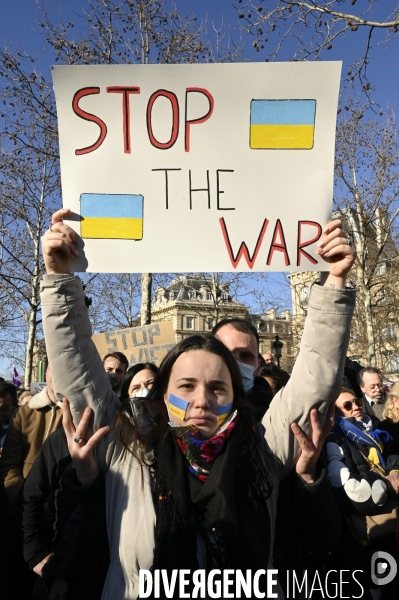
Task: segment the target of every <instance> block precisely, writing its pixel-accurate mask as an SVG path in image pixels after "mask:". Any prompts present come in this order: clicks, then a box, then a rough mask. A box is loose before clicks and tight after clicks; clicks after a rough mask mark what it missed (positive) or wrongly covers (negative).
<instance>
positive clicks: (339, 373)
mask: <svg viewBox="0 0 399 600" xmlns="http://www.w3.org/2000/svg"><path fill="white" fill-rule="evenodd" d="M355 296H356V294H355V291H354V290H351V289H345V290H332V289H329V288H327V287H322V286H320V285H313V287H312V291H311V295H310V298H309V303H308V314H307V317H306V321H305V328H304V332H303V336H302V341H301V346H300V352H299V355H298V358H297V360H296V362H295V366H294V369H293V371H292V375H291V378H290V380H289V382H288V384H287V385H286V387H285V388H283V389H282V390H280V391H279V392H278V393H277V394H276V396H275V397H274V398H273V401H272V402H271V404H270V407H269V410H268V411H267V412H266V414H265V416H264V418H263V420H262V425H263V427H264V429H265V431H264V432H263V433H264V436H265V438H266V441H267V443H268V445H269V447H270V449H271V451H272V452H273V454H274V455H275V456H276V457H277V459H278V461H279V463H280V465H281V466H283V467H284V469H285V471H289V470H290V469H292V468H293V466H294V464H295V461H296V458H297V456H298V453H299V447H298V445H297V443H296V440H295V437H294V435H293V434H292V432H291V427H290V424H291V423H292V422H294V421H295V422H297V423H298V424H299V425H300V426H301V427H302V428H303V429H304V430H305V431H308V422H309V419H308V415H309V411H310V409H311V408H313V407H315V408H317V409H318V410H319V412H320V413H321V417H320V421H321V422H322V423H323V424H324V422H325V414H326V412H327V409H328V406H329V405H330V403H331V402H332V401H333V400H335V399H336V398H337V397H338V395H339V392H340V390H341V388H342V378H343V373H344V364H345V357H346V353H347V349H348V343H349V334H350V325H351V319H352V314H353V310H354V307H355Z"/></svg>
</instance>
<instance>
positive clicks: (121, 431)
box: [116, 335, 247, 466]
mask: <svg viewBox="0 0 399 600" xmlns="http://www.w3.org/2000/svg"><path fill="white" fill-rule="evenodd" d="M192 350H205V352H210V353H211V354H216V355H217V356H220V357H221V358H222V360H223V361H224V363H225V364H226V366H227V368H228V370H229V373H230V376H231V380H232V385H233V408H234V410H235V409H243V410H245V408H246V407H247V402H246V399H245V394H244V389H243V387H242V379H241V373H240V370H239V368H238V365H237V363H236V361H235V360H234V357H233V355H232V354H231V352H230V350H228V349H227V348H226V346H225V345H224V344H222V342H221V341H220V340H218V339H217V338H215V337H213V336H211V335H205V336H204V335H192V336H190V337H188V338H186V339H184V340H182V341H181V342H179V343H178V344H177V345H176V346H174V347H173V348H172V350H170V352H169V353H168V354H167V355H166V356H165V358H164V359H163V361H162V363H161V366H160V367H159V371H158V373H157V374H156V376H155V380H154V384H153V386H152V388H151V390H150V393H149V395H148V396H147V397H146V399H145V403H146V405H147V408H148V412H149V416H150V418H151V419H152V420H153V428H152V430H151V431H150V433H149V434H146V435H144V436H143V435H141V433H140V431H139V430H138V428H137V426H136V425H135V423H134V419H133V415H132V412H131V410H130V408H129V406H128V405H127V404H126V403H125V404H124V406H122V407H121V409H120V410H119V411H118V415H117V419H116V433H117V439H118V440H119V441H120V442H121V443H122V445H123V447H124V449H125V450H126V451H127V452H129V453H130V454H132V455H133V456H134V457H135V458H136V459H137V460H138V461H139V463H140V465H141V466H143V465H144V464H147V465H148V459H147V454H146V453H147V451H148V450H149V448H150V447H152V446H154V445H156V444H157V442H158V441H159V440H160V439H161V437H162V435H163V434H164V433H165V431H166V430H167V427H168V415H167V411H166V407H165V403H164V395H165V392H166V390H167V388H168V384H169V379H170V374H171V372H172V368H173V365H174V364H175V362H176V360H177V359H178V358H179V356H181V355H182V354H183V353H184V352H190V351H192Z"/></svg>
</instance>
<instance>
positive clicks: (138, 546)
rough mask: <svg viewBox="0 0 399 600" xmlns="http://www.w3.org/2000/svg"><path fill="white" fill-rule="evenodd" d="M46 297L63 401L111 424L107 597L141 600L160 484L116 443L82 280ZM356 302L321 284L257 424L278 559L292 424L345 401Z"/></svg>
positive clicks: (111, 397)
mask: <svg viewBox="0 0 399 600" xmlns="http://www.w3.org/2000/svg"><path fill="white" fill-rule="evenodd" d="M41 293H42V296H41V297H42V313H43V327H44V332H45V338H46V345H47V351H48V356H49V359H50V363H51V370H52V376H53V384H54V390H55V393H56V395H57V398H60V399H61V398H62V396H65V397H66V398H68V400H69V401H70V403H71V408H72V414H73V418H74V421H75V423H77V422H78V421H79V420H80V417H81V415H82V413H83V410H84V408H85V407H86V406H90V407H92V408H93V410H94V429H95V430H97V429H98V428H99V427H102V426H104V425H111V430H110V432H109V433H108V434H107V435H106V436H105V437H104V438H102V440H101V441H100V442H99V444H98V446H97V452H96V460H97V462H98V464H99V466H100V468H101V469H102V470H103V471H104V472H105V474H106V475H105V482H106V496H107V520H108V538H109V543H110V552H111V565H110V569H109V571H108V576H107V580H106V583H105V587H104V592H103V599H107V600H108V599H112V600H113V599H114V598H124V599H125V600H128V599H134V598H137V596H138V593H139V587H138V583H139V570H140V569H149V568H150V567H151V565H152V564H153V551H154V545H155V541H154V539H155V538H154V533H155V532H154V529H155V518H156V517H155V505H154V499H153V493H154V484H153V479H152V476H151V474H150V472H149V471H148V469H143V471H142V470H141V468H140V465H139V464H138V463H137V461H136V460H135V459H134V457H132V456H130V455H129V454H127V453H126V452H123V447H122V445H121V444H120V442H119V441H118V440H117V439H116V437H115V430H114V428H113V427H112V425H113V424H114V422H115V416H116V412H117V409H118V406H119V404H120V403H119V399H118V397H117V396H116V395H115V394H114V393H113V392H112V389H111V387H110V383H109V379H108V376H107V374H106V373H105V371H104V368H103V365H102V362H101V359H100V356H99V354H98V352H97V350H96V348H95V346H94V343H93V341H92V339H91V334H92V332H91V327H90V322H89V317H88V312H87V309H86V307H85V304H84V292H83V288H82V284H81V282H80V280H79V279H78V278H77V277H74V276H72V275H47V276H45V277H44V279H43V282H42V292H41ZM354 304H355V292H354V290H335V289H334V290H333V289H328V288H325V287H320V286H317V285H316V286H313V290H312V294H311V297H310V299H309V308H308V317H307V319H306V323H305V329H304V334H303V338H302V343H301V350H300V353H299V356H298V358H297V361H296V364H295V367H294V369H293V372H292V376H291V379H290V381H289V382H288V384H287V386H286V387H285V388H283V389H282V390H281V391H280V392H278V393H277V395H276V396H275V397H274V399H273V400H272V402H271V404H270V407H269V409H268V411H267V413H266V414H265V416H264V417H263V419H262V423H258V425H257V430H256V435H258V438H259V442H260V443H261V444H262V445H263V448H262V452H263V459H264V461H265V462H266V463H267V465H268V468H269V467H270V468H269V471H270V473H273V474H274V482H273V483H274V488H273V492H272V494H271V496H270V497H269V499H268V509H269V514H270V520H271V534H270V539H269V540H265V544H268V545H269V547H270V554H271V553H272V547H273V537H274V519H275V512H276V500H277V494H278V480H279V479H280V478H281V477H282V476H283V474H284V473H286V472H289V471H290V470H291V469H292V468H293V467H294V465H295V460H296V458H297V455H298V447H297V444H296V442H295V439H294V436H293V434H292V432H291V428H290V423H291V422H293V421H296V422H298V424H299V425H300V426H301V427H303V428H304V429H305V430H306V429H307V428H308V414H309V411H310V409H311V408H312V407H317V408H318V409H319V410H320V411H321V412H322V413H323V414H325V413H326V411H327V407H328V405H329V404H330V403H331V401H333V400H335V398H336V397H337V396H338V393H339V391H340V389H341V386H342V377H343V369H344V361H345V356H346V351H347V346H348V341H349V332H350V322H351V316H352V313H353V309H354ZM321 420H322V421H323V419H321ZM270 566H271V565H270ZM267 567H268V565H265V568H267ZM176 568H178V565H176ZM281 594H282V592H281V591H280V596H281ZM281 597H282V596H281Z"/></svg>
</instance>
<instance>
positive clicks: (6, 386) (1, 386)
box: [0, 381, 17, 405]
mask: <svg viewBox="0 0 399 600" xmlns="http://www.w3.org/2000/svg"><path fill="white" fill-rule="evenodd" d="M6 394H10V396H11V400H12V403H13V404H14V405H16V404H17V388H16V387H15V385H14V384H13V383H11V382H10V381H1V382H0V396H1V397H2V398H3V397H4V396H5V395H6Z"/></svg>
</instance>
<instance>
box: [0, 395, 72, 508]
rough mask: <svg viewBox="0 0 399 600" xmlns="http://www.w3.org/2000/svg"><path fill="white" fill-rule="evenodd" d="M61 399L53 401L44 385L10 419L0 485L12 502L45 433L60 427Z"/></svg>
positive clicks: (0, 468)
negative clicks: (55, 402) (56, 401)
mask: <svg viewBox="0 0 399 600" xmlns="http://www.w3.org/2000/svg"><path fill="white" fill-rule="evenodd" d="M61 407H62V398H61V399H60V402H58V403H57V404H54V403H53V402H52V401H51V400H50V398H49V397H48V394H47V388H44V389H43V390H42V391H41V392H40V393H39V394H36V395H35V396H33V398H32V399H31V401H30V402H29V403H28V404H24V405H23V406H21V407H20V408H19V409H18V411H17V412H16V413H15V414H14V417H13V419H12V421H11V422H10V425H9V428H8V432H7V436H6V441H5V443H4V448H3V453H2V456H1V461H0V485H1V484H3V485H4V489H5V493H6V495H7V498H8V500H9V501H10V502H12V501H13V500H14V499H15V498H16V496H17V495H18V492H19V491H20V489H21V488H22V486H23V483H24V481H25V479H26V477H27V476H28V473H29V471H30V470H31V468H32V465H33V463H34V461H35V458H36V456H37V455H38V453H39V450H40V448H41V447H42V446H43V443H44V441H45V440H46V439H47V438H48V436H49V435H50V434H51V433H53V431H55V430H56V429H58V428H59V427H62V410H61Z"/></svg>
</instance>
